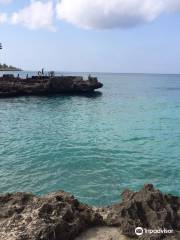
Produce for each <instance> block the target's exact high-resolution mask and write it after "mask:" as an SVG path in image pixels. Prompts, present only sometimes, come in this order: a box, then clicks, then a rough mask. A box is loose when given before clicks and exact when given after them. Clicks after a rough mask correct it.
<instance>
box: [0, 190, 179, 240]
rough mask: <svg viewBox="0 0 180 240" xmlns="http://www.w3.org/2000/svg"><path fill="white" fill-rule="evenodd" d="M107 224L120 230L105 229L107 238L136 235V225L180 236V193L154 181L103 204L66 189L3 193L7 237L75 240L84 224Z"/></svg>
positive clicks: (153, 238) (1, 213)
mask: <svg viewBox="0 0 180 240" xmlns="http://www.w3.org/2000/svg"><path fill="white" fill-rule="evenodd" d="M104 227H107V228H108V227H109V229H110V228H111V229H112V228H114V227H115V228H116V230H117V231H116V230H115V231H114V230H113V231H112V232H115V234H116V237H114V238H112V235H111V237H109V238H108V236H107V235H106V237H105V238H104V239H108V240H119V239H131V238H133V237H135V238H136V237H137V236H136V234H135V228H136V227H142V228H144V229H151V230H156V229H167V230H172V232H173V233H172V234H143V235H142V236H140V237H139V239H142V240H143V239H144V240H145V239H146V240H161V239H165V240H176V239H177V240H178V239H180V235H179V236H178V231H180V198H179V197H175V196H171V195H165V194H162V193H161V192H160V191H159V190H156V189H154V187H153V186H152V185H145V186H144V187H143V188H142V189H141V190H140V191H139V192H132V191H129V190H126V191H124V193H123V194H122V202H120V203H117V204H114V205H112V206H107V207H103V208H94V207H91V206H88V205H86V204H82V203H80V202H79V201H78V200H77V199H75V198H74V197H73V196H72V195H71V194H68V193H65V192H63V191H60V192H57V193H52V194H49V195H46V196H44V197H37V196H34V195H33V194H28V193H14V194H6V195H1V196H0V239H2V240H73V239H75V238H76V237H78V236H79V237H78V239H79V240H81V235H80V234H81V233H82V232H84V231H85V230H88V229H90V228H92V230H93V228H95V229H97V228H98V229H101V228H102V230H103V228H104ZM118 231H119V232H120V235H119V237H117V234H118ZM101 232H107V234H108V231H107V230H106V231H105V230H103V231H100V230H98V231H97V235H94V237H93V238H88V237H86V239H87V240H88V239H93V240H96V239H102V238H100V236H98V233H99V234H100V233H101ZM121 234H123V235H124V237H123V238H122V235H121ZM87 236H88V235H87ZM120 236H121V237H120ZM101 237H102V236H101ZM82 239H84V238H83V237H82Z"/></svg>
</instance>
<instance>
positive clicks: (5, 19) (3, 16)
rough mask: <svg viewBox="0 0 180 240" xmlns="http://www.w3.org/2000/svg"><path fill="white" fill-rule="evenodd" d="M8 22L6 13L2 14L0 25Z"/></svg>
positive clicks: (0, 14) (0, 15)
mask: <svg viewBox="0 0 180 240" xmlns="http://www.w3.org/2000/svg"><path fill="white" fill-rule="evenodd" d="M6 21H7V14H6V13H0V24H1V23H5V22H6Z"/></svg>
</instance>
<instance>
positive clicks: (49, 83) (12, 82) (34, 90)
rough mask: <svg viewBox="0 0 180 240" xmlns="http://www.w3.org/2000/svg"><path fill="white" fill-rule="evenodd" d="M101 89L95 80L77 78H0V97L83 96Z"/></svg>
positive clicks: (5, 76) (4, 76)
mask: <svg viewBox="0 0 180 240" xmlns="http://www.w3.org/2000/svg"><path fill="white" fill-rule="evenodd" d="M101 87H103V84H102V83H100V82H99V81H98V79H97V78H95V77H91V76H89V78H88V80H84V79H83V78H82V77H80V76H79V77H78V76H60V77H58V76H54V75H52V76H33V77H28V76H27V77H26V78H25V79H23V78H20V77H19V76H17V77H14V75H9V74H5V75H3V76H2V77H0V97H16V96H27V95H37V96H41V95H52V94H83V93H90V92H93V91H94V90H95V89H99V88H101Z"/></svg>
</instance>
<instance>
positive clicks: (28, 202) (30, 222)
mask: <svg viewBox="0 0 180 240" xmlns="http://www.w3.org/2000/svg"><path fill="white" fill-rule="evenodd" d="M99 224H102V218H101V216H100V215H99V214H97V213H96V212H94V211H93V210H92V208H91V207H89V206H87V205H85V204H81V203H79V202H78V201H77V200H76V199H75V198H74V197H73V196H71V195H70V194H68V193H65V192H58V193H54V194H50V195H47V196H44V197H42V198H40V197H39V198H38V197H36V196H34V195H31V194H26V193H16V194H7V195H4V196H1V197H0V239H1V240H40V239H42V240H70V239H74V238H75V237H76V236H78V234H79V233H80V232H82V231H83V230H85V229H86V228H88V227H92V226H97V225H99Z"/></svg>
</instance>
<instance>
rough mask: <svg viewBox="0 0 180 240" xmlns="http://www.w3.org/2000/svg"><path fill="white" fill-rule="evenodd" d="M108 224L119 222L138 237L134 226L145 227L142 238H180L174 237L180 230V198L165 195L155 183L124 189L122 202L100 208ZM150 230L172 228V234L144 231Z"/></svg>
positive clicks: (127, 232)
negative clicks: (137, 188) (140, 187)
mask: <svg viewBox="0 0 180 240" xmlns="http://www.w3.org/2000/svg"><path fill="white" fill-rule="evenodd" d="M98 212H99V213H100V214H101V215H102V216H104V222H105V224H106V225H107V226H118V227H120V229H121V230H122V233H123V234H124V235H126V236H129V237H137V235H136V234H135V229H136V228H137V227H142V228H143V229H144V234H143V235H142V236H141V239H152V240H153V239H154V240H155V239H157V240H158V239H166V240H170V239H180V236H179V237H178V236H177V237H174V236H175V235H176V231H180V198H179V197H174V196H171V195H164V194H162V193H161V192H160V191H159V190H156V189H154V187H153V185H145V186H144V188H142V189H141V190H140V191H139V192H132V191H130V190H125V191H124V192H123V194H122V202H121V203H118V204H114V205H112V206H110V207H105V208H102V209H99V210H98ZM145 229H147V230H164V229H166V230H170V232H172V234H169V233H168V234H162V233H159V234H157V233H155V234H153V233H152V234H148V233H147V234H145Z"/></svg>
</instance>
